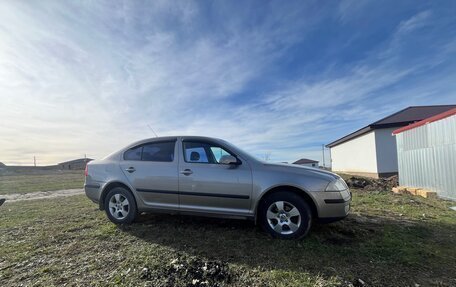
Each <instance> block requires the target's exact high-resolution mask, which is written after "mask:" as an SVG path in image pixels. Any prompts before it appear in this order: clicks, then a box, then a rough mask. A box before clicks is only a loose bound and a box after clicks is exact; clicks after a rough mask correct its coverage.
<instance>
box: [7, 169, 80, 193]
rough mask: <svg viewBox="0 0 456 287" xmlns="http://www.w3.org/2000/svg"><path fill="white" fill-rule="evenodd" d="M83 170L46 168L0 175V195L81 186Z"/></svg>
mask: <svg viewBox="0 0 456 287" xmlns="http://www.w3.org/2000/svg"><path fill="white" fill-rule="evenodd" d="M83 186H84V171H82V170H75V171H62V170H48V171H41V172H40V173H39V174H17V173H13V174H11V175H10V174H8V175H0V195H1V194H11V193H29V192H36V191H49V190H59V189H71V188H83Z"/></svg>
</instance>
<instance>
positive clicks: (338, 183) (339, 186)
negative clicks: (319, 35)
mask: <svg viewBox="0 0 456 287" xmlns="http://www.w3.org/2000/svg"><path fill="white" fill-rule="evenodd" d="M347 188H348V186H347V184H346V183H345V181H344V180H343V179H342V178H337V179H335V180H333V181H331V182H330V183H329V184H328V186H327V187H326V191H343V190H346V189H347Z"/></svg>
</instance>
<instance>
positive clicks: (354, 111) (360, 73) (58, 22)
mask: <svg viewBox="0 0 456 287" xmlns="http://www.w3.org/2000/svg"><path fill="white" fill-rule="evenodd" d="M455 14H456V2H455V1H295V2H294V1H286V2H284V1H195V2H193V1H147V2H142V1H125V2H123V1H106V2H103V1H48V0H46V1H0V161H2V162H4V163H7V164H31V163H32V162H33V156H34V155H36V156H37V159H38V163H40V164H53V163H55V162H58V161H63V160H67V159H72V158H76V157H81V156H83V155H84V154H85V153H86V154H87V156H89V157H94V158H100V157H102V156H104V155H106V154H108V153H110V152H112V151H114V150H116V149H119V148H121V147H122V146H124V145H126V144H128V143H130V142H132V141H134V140H137V139H142V138H147V137H153V136H154V135H153V133H152V131H151V130H150V129H149V128H148V127H147V125H150V126H151V127H152V128H153V129H154V130H155V132H156V133H158V134H159V135H160V136H165V135H175V134H188V135H206V136H215V137H220V138H223V139H226V140H228V141H231V142H233V143H234V144H237V145H239V146H241V147H242V148H244V149H246V150H248V151H250V152H252V153H253V154H256V155H260V156H261V155H264V154H269V155H270V159H271V160H272V161H294V160H297V159H299V158H302V157H307V158H312V159H317V160H321V145H322V144H326V143H329V142H331V141H333V140H335V139H337V138H339V137H341V136H343V135H345V134H347V133H350V132H352V131H354V130H356V129H358V128H360V127H362V126H364V125H366V124H369V123H371V122H373V121H375V120H377V119H380V118H382V117H384V116H386V115H388V114H390V113H393V112H395V111H397V110H400V109H402V108H405V107H407V106H411V105H431V104H455V103H456V93H455V90H456V80H455V79H456V17H455V16H454V15H455Z"/></svg>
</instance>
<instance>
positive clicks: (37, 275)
mask: <svg viewBox="0 0 456 287" xmlns="http://www.w3.org/2000/svg"><path fill="white" fill-rule="evenodd" d="M451 204H454V203H452V202H446V201H442V200H432V199H423V198H418V197H411V196H408V195H393V194H390V193H380V194H372V193H366V192H363V191H356V190H354V197H353V210H352V214H351V215H350V216H349V217H348V218H347V219H345V220H343V221H341V222H338V223H333V224H329V225H317V226H315V227H314V228H313V230H312V232H311V234H310V236H308V237H307V238H305V239H304V240H302V241H283V240H273V239H271V238H269V237H268V236H267V235H266V234H264V233H263V232H262V231H260V230H259V229H258V228H256V227H255V226H254V224H253V223H252V222H248V221H238V220H220V219H207V218H198V217H181V216H168V215H143V216H141V218H140V219H139V221H138V222H136V223H135V224H133V225H131V226H126V227H116V226H115V225H113V224H111V223H110V222H109V221H108V220H107V218H106V216H105V214H104V213H103V212H101V211H99V210H98V209H97V206H96V205H95V204H93V203H92V202H90V201H89V200H88V199H86V198H85V197H84V196H73V197H65V198H56V199H52V200H34V201H24V202H16V203H5V205H4V206H2V207H0V243H1V249H0V286H16V285H19V284H24V285H36V286H52V285H55V286H57V285H63V284H68V285H69V286H72V285H73V286H74V285H83V286H89V285H90V286H107V285H114V284H115V285H126V286H353V285H354V286H362V285H363V282H364V283H365V284H366V286H417V285H414V284H419V286H433V285H434V286H455V285H456V264H455V263H456V246H455V242H456V215H455V214H456V213H455V212H454V211H452V210H450V209H449V208H448V207H449V206H450V205H451ZM360 280H361V281H360ZM350 284H353V285H350Z"/></svg>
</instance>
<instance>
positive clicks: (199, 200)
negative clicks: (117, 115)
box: [84, 136, 351, 239]
mask: <svg viewBox="0 0 456 287" xmlns="http://www.w3.org/2000/svg"><path fill="white" fill-rule="evenodd" d="M84 188H85V192H86V195H87V196H88V197H89V198H90V199H91V200H92V201H94V202H95V203H98V204H99V207H100V209H101V210H105V212H106V214H107V216H108V218H109V219H110V220H111V221H112V222H114V223H116V224H128V223H131V222H133V221H134V219H135V218H136V217H137V216H138V214H139V213H141V212H165V213H172V214H173V213H179V214H188V215H203V216H215V217H228V218H242V219H251V220H254V221H255V222H256V223H257V224H259V225H261V227H262V228H263V229H264V230H265V231H266V232H268V233H270V234H271V235H272V236H274V237H279V238H288V239H291V238H302V237H304V236H305V235H306V234H307V233H308V232H309V229H310V227H311V225H312V223H313V222H315V221H318V222H332V221H336V220H339V219H342V218H344V217H346V216H347V214H348V212H349V209H350V202H351V193H350V191H349V189H348V187H347V185H346V184H345V182H344V180H343V179H342V178H340V177H339V176H338V175H336V174H334V173H331V172H327V171H323V170H319V169H315V168H308V167H302V166H297V165H291V164H273V163H269V162H263V161H261V160H258V159H256V158H255V157H253V156H251V155H249V154H248V153H246V152H244V151H242V150H241V149H239V148H237V147H236V146H234V145H232V144H230V143H228V142H226V141H224V140H221V139H215V138H208V137H194V136H176V137H160V138H153V139H146V140H142V141H139V142H135V143H133V144H131V145H129V146H127V147H125V148H124V149H122V150H120V151H118V152H114V153H112V154H110V155H109V156H107V157H106V158H104V159H102V160H95V161H92V162H90V163H89V164H88V165H87V167H86V172H85V185H84Z"/></svg>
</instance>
